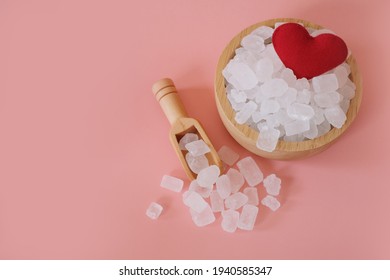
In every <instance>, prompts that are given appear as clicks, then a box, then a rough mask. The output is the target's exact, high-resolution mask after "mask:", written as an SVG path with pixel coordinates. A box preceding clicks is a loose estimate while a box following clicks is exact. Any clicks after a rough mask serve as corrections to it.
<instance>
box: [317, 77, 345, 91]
mask: <svg viewBox="0 0 390 280" xmlns="http://www.w3.org/2000/svg"><path fill="white" fill-rule="evenodd" d="M312 84H313V89H314V91H315V92H317V93H324V92H332V91H336V90H337V89H338V87H339V84H338V81H337V77H336V75H335V74H325V75H320V76H317V77H314V78H313V79H312Z"/></svg>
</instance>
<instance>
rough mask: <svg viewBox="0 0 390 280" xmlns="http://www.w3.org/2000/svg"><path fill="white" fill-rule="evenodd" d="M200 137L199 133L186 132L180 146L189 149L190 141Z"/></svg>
mask: <svg viewBox="0 0 390 280" xmlns="http://www.w3.org/2000/svg"><path fill="white" fill-rule="evenodd" d="M198 139H199V136H198V134H195V133H186V134H185V135H184V136H183V137H182V138H181V139H180V141H179V147H180V149H181V150H187V149H186V145H187V144H188V143H190V142H194V141H196V140H198Z"/></svg>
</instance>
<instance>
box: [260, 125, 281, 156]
mask: <svg viewBox="0 0 390 280" xmlns="http://www.w3.org/2000/svg"><path fill="white" fill-rule="evenodd" d="M279 136H280V130H278V129H274V128H272V127H268V126H264V127H262V128H261V130H260V133H259V137H258V138H257V141H256V147H258V148H259V149H262V150H263V151H267V152H272V151H273V150H275V148H276V145H277V144H278V140H279Z"/></svg>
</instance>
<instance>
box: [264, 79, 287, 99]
mask: <svg viewBox="0 0 390 280" xmlns="http://www.w3.org/2000/svg"><path fill="white" fill-rule="evenodd" d="M260 89H261V92H262V93H263V94H264V95H265V96H267V97H278V96H282V95H283V94H284V93H285V92H286V91H287V89H288V85H287V83H286V82H285V81H284V80H282V79H279V78H275V79H271V80H268V81H266V82H265V83H264V84H262V85H261V86H260Z"/></svg>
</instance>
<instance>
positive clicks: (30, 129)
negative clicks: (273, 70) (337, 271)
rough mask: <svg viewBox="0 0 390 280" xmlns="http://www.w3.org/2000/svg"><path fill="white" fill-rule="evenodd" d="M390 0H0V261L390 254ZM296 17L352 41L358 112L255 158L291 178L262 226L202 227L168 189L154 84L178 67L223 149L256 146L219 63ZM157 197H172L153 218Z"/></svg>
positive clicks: (185, 95) (184, 91)
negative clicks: (312, 148)
mask: <svg viewBox="0 0 390 280" xmlns="http://www.w3.org/2000/svg"><path fill="white" fill-rule="evenodd" d="M389 11H390V4H389V2H388V1H385V0H382V1H380V0H371V1H340V0H331V1H325V0H297V1H279V0H272V1H258V0H256V1H225V0H218V1H182V0H176V1H174V0H169V1H168V0H167V1H151V0H148V1H127V0H123V1H117V0H110V1H108V0H107V1H96V0H66V1H65V0H64V1H51V0H37V1H18V0H12V1H11V0H10V1H7V0H0V258H1V259H345V258H347V259H383V258H385V259H389V258H390V218H389V214H390V202H389V199H390V184H389V171H390V170H389V165H390V159H389V156H390V148H389V145H388V143H389V142H390V132H389V129H388V121H389V119H390V110H389V106H390V97H389V96H390V83H389V77H390V70H389V69H390V56H389V48H390V40H389V36H388V27H389V24H390V21H389V18H390V17H389ZM286 16H288V17H297V18H303V19H306V20H309V21H313V22H316V23H318V24H321V25H323V26H326V27H327V28H329V29H332V30H334V31H336V32H337V33H338V34H339V35H340V36H341V37H342V38H344V40H345V41H346V42H347V44H348V46H349V47H350V49H351V50H352V52H353V54H354V55H355V57H356V59H357V61H358V63H359V66H360V69H361V72H362V76H363V82H364V91H363V94H364V98H363V102H362V106H361V111H360V113H359V116H358V117H357V119H356V121H355V122H354V123H353V125H352V126H351V128H350V130H348V132H347V133H346V134H345V135H344V136H343V137H342V138H341V139H340V141H339V142H337V143H336V144H335V145H334V146H333V147H331V148H330V149H329V150H327V151H325V152H323V153H322V154H320V155H317V156H315V157H312V158H309V159H304V160H299V161H292V162H281V161H272V160H265V159H262V158H259V157H256V161H257V163H258V164H259V165H260V166H261V168H262V169H263V171H264V173H265V174H270V173H271V172H276V173H277V174H278V175H279V176H280V177H281V178H282V179H283V190H282V194H281V202H282V204H283V205H282V207H281V208H280V210H279V211H277V212H275V213H271V212H270V211H269V210H267V209H266V208H263V207H261V208H260V217H259V219H258V220H257V223H256V227H255V230H254V231H253V232H243V231H240V232H236V233H235V234H229V233H225V232H223V231H222V229H221V228H220V225H219V223H215V224H213V225H211V226H208V227H205V228H197V227H196V226H195V225H194V224H193V223H192V221H191V219H190V215H189V213H188V211H187V209H186V207H185V206H184V205H183V204H182V202H181V195H179V194H177V193H173V192H170V191H167V190H165V189H162V188H161V187H159V183H160V180H161V177H162V176H163V175H164V174H171V175H175V176H178V177H181V178H183V179H184V178H185V175H184V172H183V171H182V170H181V167H180V164H179V161H178V159H177V158H176V155H175V154H174V152H173V150H172V148H171V146H170V143H169V141H168V131H169V124H168V121H167V120H166V118H165V117H164V115H163V113H162V111H161V109H160V107H159V105H158V104H157V102H156V101H155V99H154V97H153V95H152V93H151V85H152V83H153V82H154V81H156V80H158V79H160V78H162V77H166V76H169V77H171V78H172V79H173V80H174V81H175V83H176V85H177V88H178V90H179V91H180V94H181V96H182V99H183V102H184V104H185V106H186V107H187V110H188V112H189V114H190V115H191V116H193V117H195V118H197V119H199V120H200V121H201V122H202V123H203V125H204V127H205V129H206V131H207V132H208V134H209V136H210V138H211V140H212V141H213V143H214V145H215V147H216V148H219V147H220V146H221V145H228V146H230V147H232V148H233V149H235V150H236V151H237V152H239V153H240V155H241V156H242V157H244V156H246V155H248V154H249V153H248V152H246V151H245V150H244V149H243V148H241V147H240V146H239V145H238V144H236V143H235V142H234V140H233V139H232V138H231V137H230V135H229V134H228V133H227V131H226V130H225V128H224V127H223V125H222V122H221V121H220V119H219V116H218V114H217V110H216V106H215V103H214V95H213V94H214V93H213V79H214V71H215V67H216V64H217V60H218V57H219V54H220V53H221V51H222V49H223V48H224V46H225V45H226V44H227V42H228V41H229V40H230V39H231V38H232V37H233V36H234V35H236V34H237V33H238V32H239V31H240V30H242V29H244V28H245V27H247V26H249V25H251V24H254V23H256V22H259V21H263V20H266V19H270V18H275V17H286ZM187 184H188V182H186V186H187ZM262 195H264V193H262ZM152 201H157V202H160V203H161V204H163V206H164V207H165V212H164V213H163V215H162V216H161V217H160V219H159V220H157V221H152V220H150V219H148V218H147V217H146V216H145V210H146V208H147V206H148V205H149V203H150V202H152ZM218 221H220V219H218Z"/></svg>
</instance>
